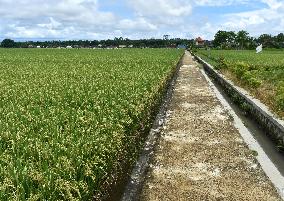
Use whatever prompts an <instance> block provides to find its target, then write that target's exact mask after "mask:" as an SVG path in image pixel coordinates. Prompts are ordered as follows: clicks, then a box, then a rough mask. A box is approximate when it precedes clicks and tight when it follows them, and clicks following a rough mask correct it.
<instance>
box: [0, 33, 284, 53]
mask: <svg viewBox="0 0 284 201" xmlns="http://www.w3.org/2000/svg"><path fill="white" fill-rule="evenodd" d="M259 44H262V45H263V47H265V48H284V34H283V33H279V34H278V35H276V36H272V35H270V34H262V35H260V36H259V37H251V36H250V34H249V33H248V32H247V31H244V30H241V31H239V32H234V31H222V30H220V31H218V32H217V33H216V34H215V36H214V40H213V41H206V42H205V44H204V45H202V46H201V47H204V46H205V47H207V46H209V47H212V48H217V49H254V48H256V47H257V46H258V45H259ZM120 45H124V46H126V47H134V48H145V47H149V48H166V47H170V48H171V47H172V48H176V47H178V46H179V45H187V46H195V45H196V44H195V40H194V39H181V38H174V39H154V38H152V39H140V40H130V39H128V38H122V37H116V38H114V39H108V40H67V41H65V40H63V41H61V40H52V41H26V42H15V41H14V40H12V39H4V40H3V41H2V42H1V46H0V47H3V48H29V47H37V46H40V47H42V48H57V47H67V46H72V47H73V48H76V47H77V48H92V47H101V48H107V47H118V46H120Z"/></svg>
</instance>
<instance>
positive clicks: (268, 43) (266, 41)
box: [258, 34, 274, 47]
mask: <svg viewBox="0 0 284 201" xmlns="http://www.w3.org/2000/svg"><path fill="white" fill-rule="evenodd" d="M258 42H259V43H261V44H263V46H264V47H273V46H274V40H273V37H272V36H271V35H270V34H262V35H260V36H259V38H258Z"/></svg>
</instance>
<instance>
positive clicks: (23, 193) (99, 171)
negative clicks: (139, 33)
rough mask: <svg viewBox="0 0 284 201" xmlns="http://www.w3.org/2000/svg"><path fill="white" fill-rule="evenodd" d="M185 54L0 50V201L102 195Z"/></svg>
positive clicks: (129, 156)
mask: <svg viewBox="0 0 284 201" xmlns="http://www.w3.org/2000/svg"><path fill="white" fill-rule="evenodd" d="M182 53H183V51H182V50H173V49H123V50H92V49H80V50H78V49H72V50H62V49H0V200H91V199H93V198H94V196H96V195H101V194H104V193H105V190H106V187H107V186H110V185H111V183H113V182H114V179H113V178H114V177H113V175H114V173H116V172H119V171H120V169H121V168H122V166H121V164H122V163H123V162H124V161H130V162H133V161H135V159H136V156H137V153H138V152H139V145H141V144H142V143H143V142H142V141H139V132H140V131H141V128H142V127H146V128H147V127H150V125H151V114H153V112H152V111H154V109H155V107H156V105H157V104H158V101H159V99H160V97H161V96H162V93H163V88H164V87H165V84H166V82H167V80H168V78H169V76H170V75H171V73H172V72H173V70H174V69H175V67H176V64H177V62H178V61H179V59H180V57H181V55H182ZM137 140H138V143H137Z"/></svg>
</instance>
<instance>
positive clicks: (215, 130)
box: [140, 54, 281, 201]
mask: <svg viewBox="0 0 284 201" xmlns="http://www.w3.org/2000/svg"><path fill="white" fill-rule="evenodd" d="M183 64H184V65H183V66H182V67H181V69H180V72H179V77H178V79H177V83H176V87H175V91H174V96H173V99H172V103H171V105H170V108H169V111H170V112H169V113H168V115H167V120H166V124H165V126H164V129H163V132H162V137H161V139H160V142H159V144H158V146H157V147H156V149H155V152H154V157H153V160H152V163H151V166H150V171H149V173H148V175H147V179H146V183H145V185H144V187H143V190H142V194H141V197H140V200H145V201H146V200H147V201H148V200H150V201H151V200H153V201H154V200H281V199H280V197H279V195H278V194H277V191H276V189H275V188H274V187H273V185H272V183H271V182H270V181H269V179H268V178H267V177H266V175H265V174H264V172H263V170H262V169H261V167H260V165H259V164H258V162H257V161H256V159H255V156H254V152H253V151H251V150H249V149H248V147H247V146H246V144H245V143H244V141H243V140H242V138H241V136H240V134H239V133H238V131H237V129H236V128H235V127H234V125H233V122H232V121H233V120H232V118H231V117H230V116H229V114H228V112H227V111H226V110H225V109H224V108H223V106H222V105H221V103H219V101H218V100H217V98H216V96H215V94H214V93H213V92H212V90H211V89H210V87H209V85H208V83H207V81H206V80H205V78H204V77H203V75H202V74H201V72H200V70H199V69H198V64H197V63H195V62H194V61H193V60H192V57H191V56H190V55H189V54H187V55H186V57H185V59H184V61H183Z"/></svg>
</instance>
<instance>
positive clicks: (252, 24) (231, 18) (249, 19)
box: [222, 0, 284, 36]
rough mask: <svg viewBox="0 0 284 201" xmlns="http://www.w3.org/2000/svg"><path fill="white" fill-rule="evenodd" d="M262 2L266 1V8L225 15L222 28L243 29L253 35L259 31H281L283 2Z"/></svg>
mask: <svg viewBox="0 0 284 201" xmlns="http://www.w3.org/2000/svg"><path fill="white" fill-rule="evenodd" d="M262 2H263V3H266V4H267V6H268V8H264V9H259V10H254V11H249V12H240V13H234V14H228V15H225V16H224V17H225V18H226V22H224V24H223V26H222V28H224V29H227V30H228V29H231V30H240V29H244V30H247V31H249V32H250V33H252V34H253V35H254V36H257V35H259V34H261V33H271V34H277V33H279V32H281V31H282V32H283V30H284V26H283V19H284V2H279V1H276V0H262ZM224 21H225V20H224Z"/></svg>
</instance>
